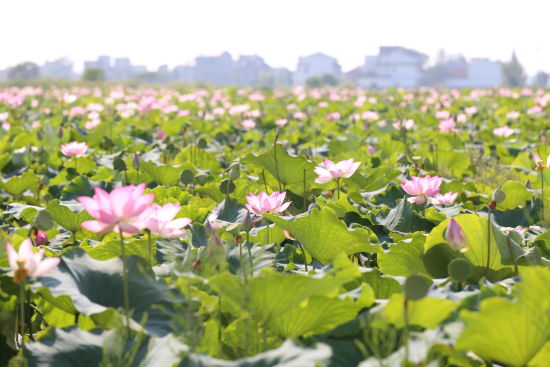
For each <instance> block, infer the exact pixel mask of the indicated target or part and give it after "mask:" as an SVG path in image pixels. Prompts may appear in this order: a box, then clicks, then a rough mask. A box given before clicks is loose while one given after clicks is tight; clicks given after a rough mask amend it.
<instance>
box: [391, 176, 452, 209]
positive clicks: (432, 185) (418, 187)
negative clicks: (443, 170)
mask: <svg viewBox="0 0 550 367" xmlns="http://www.w3.org/2000/svg"><path fill="white" fill-rule="evenodd" d="M403 181H404V183H403V184H401V188H402V189H403V190H404V191H405V192H406V193H407V194H409V195H411V196H412V197H410V198H408V199H407V200H408V201H409V202H410V203H415V204H417V205H422V204H424V203H425V202H426V198H428V197H432V196H434V195H435V194H438V193H439V187H440V186H441V183H442V182H443V177H439V176H434V177H430V175H428V176H425V177H416V176H413V177H412V180H407V179H406V178H405V179H403Z"/></svg>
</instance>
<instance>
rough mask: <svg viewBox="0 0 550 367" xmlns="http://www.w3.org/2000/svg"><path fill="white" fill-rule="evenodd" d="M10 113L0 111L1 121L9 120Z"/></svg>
mask: <svg viewBox="0 0 550 367" xmlns="http://www.w3.org/2000/svg"><path fill="white" fill-rule="evenodd" d="M8 117H9V113H8V112H2V113H0V121H8Z"/></svg>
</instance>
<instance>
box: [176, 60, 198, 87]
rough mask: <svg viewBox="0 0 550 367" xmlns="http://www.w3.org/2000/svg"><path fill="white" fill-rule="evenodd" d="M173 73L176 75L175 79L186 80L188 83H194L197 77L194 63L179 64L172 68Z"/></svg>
mask: <svg viewBox="0 0 550 367" xmlns="http://www.w3.org/2000/svg"><path fill="white" fill-rule="evenodd" d="M172 74H173V75H174V79H175V80H178V81H181V82H186V83H193V82H194V81H195V80H196V78H195V67H194V66H193V65H191V64H190V65H178V66H176V67H175V68H174V70H172Z"/></svg>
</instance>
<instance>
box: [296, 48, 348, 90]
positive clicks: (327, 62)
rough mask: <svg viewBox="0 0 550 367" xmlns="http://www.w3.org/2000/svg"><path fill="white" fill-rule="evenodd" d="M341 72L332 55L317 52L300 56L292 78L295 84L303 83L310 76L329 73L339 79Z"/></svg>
mask: <svg viewBox="0 0 550 367" xmlns="http://www.w3.org/2000/svg"><path fill="white" fill-rule="evenodd" d="M341 73H342V68H341V67H340V65H339V64H338V61H337V60H336V59H335V58H334V57H331V56H328V55H325V54H323V53H320V52H318V53H315V54H313V55H309V56H304V57H300V59H299V60H298V68H297V69H296V72H295V73H294V78H293V79H294V84H295V85H304V84H306V81H307V80H308V79H309V78H312V77H316V76H321V75H325V74H329V75H333V76H335V77H336V78H337V79H339V78H340V76H341Z"/></svg>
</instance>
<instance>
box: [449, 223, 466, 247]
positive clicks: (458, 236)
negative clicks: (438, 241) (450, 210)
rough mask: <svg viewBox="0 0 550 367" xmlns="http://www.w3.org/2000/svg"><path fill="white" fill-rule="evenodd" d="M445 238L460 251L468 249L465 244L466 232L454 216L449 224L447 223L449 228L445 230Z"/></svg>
mask: <svg viewBox="0 0 550 367" xmlns="http://www.w3.org/2000/svg"><path fill="white" fill-rule="evenodd" d="M445 240H446V241H447V243H448V244H449V246H451V247H452V248H453V249H455V250H457V251H460V252H465V251H467V248H464V244H465V243H466V235H465V234H464V231H463V230H462V227H461V226H460V224H458V222H457V221H456V220H455V219H454V218H451V220H450V221H449V224H448V225H447V229H446V230H445Z"/></svg>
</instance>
